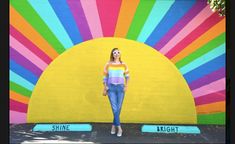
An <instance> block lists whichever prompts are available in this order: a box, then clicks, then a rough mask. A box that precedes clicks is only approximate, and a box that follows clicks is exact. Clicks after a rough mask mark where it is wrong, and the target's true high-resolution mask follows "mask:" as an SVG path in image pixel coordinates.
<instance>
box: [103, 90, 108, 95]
mask: <svg viewBox="0 0 235 144" xmlns="http://www.w3.org/2000/svg"><path fill="white" fill-rule="evenodd" d="M106 95H107V90H106V89H105V88H104V90H103V96H106Z"/></svg>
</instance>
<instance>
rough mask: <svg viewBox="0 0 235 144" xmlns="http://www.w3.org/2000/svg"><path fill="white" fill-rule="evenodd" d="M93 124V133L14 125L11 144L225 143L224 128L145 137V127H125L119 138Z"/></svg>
mask: <svg viewBox="0 0 235 144" xmlns="http://www.w3.org/2000/svg"><path fill="white" fill-rule="evenodd" d="M91 124H92V127H93V128H92V131H91V132H33V131H32V129H33V127H34V126H35V124H11V125H10V143H197V144H198V143H225V126H224V125H197V126H198V127H199V129H200V130H201V134H163V133H161V134H160V133H142V132H141V126H142V124H122V128H123V136H122V137H120V138H119V137H117V136H116V135H111V134H110V128H111V124H107V123H106V124H104V123H91Z"/></svg>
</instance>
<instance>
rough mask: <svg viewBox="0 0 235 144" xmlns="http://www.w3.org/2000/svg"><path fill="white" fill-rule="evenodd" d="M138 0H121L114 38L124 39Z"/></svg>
mask: <svg viewBox="0 0 235 144" xmlns="http://www.w3.org/2000/svg"><path fill="white" fill-rule="evenodd" d="M139 1H140V0H123V1H122V4H121V8H120V12H119V16H118V21H117V25H116V28H115V33H114V37H126V34H127V32H128V29H129V27H130V25H131V22H132V19H133V17H134V15H135V11H136V8H137V6H138V4H139Z"/></svg>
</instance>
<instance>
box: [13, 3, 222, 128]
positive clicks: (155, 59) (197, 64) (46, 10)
mask: <svg viewBox="0 0 235 144" xmlns="http://www.w3.org/2000/svg"><path fill="white" fill-rule="evenodd" d="M9 7H10V30H9V31H10V36H9V39H10V70H9V71H10V78H9V81H10V82H9V83H10V91H9V94H10V123H27V122H109V121H111V114H112V113H111V109H110V106H109V103H108V100H107V98H106V97H103V96H102V88H103V87H102V74H103V66H104V64H105V63H106V62H107V61H108V59H109V53H110V51H111V49H112V48H113V47H119V48H120V50H121V52H122V59H123V60H124V61H125V62H126V63H127V64H128V65H129V69H130V75H131V79H130V84H129V89H128V91H127V93H126V97H125V102H124V104H123V109H122V114H121V119H122V120H123V121H124V122H130V123H186V124H190V123H191V124H225V96H226V93H225V91H226V90H225V55H226V54H225V17H220V16H219V15H218V14H217V13H213V12H212V11H211V9H210V7H209V5H208V4H207V1H206V0H20V1H19V0H10V5H9Z"/></svg>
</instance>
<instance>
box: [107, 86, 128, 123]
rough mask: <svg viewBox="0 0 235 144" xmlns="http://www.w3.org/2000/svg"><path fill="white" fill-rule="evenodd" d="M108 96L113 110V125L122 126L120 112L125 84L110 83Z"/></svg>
mask: <svg viewBox="0 0 235 144" xmlns="http://www.w3.org/2000/svg"><path fill="white" fill-rule="evenodd" d="M108 88H109V89H108V97H109V102H110V104H111V107H112V111H113V117H114V118H113V125H115V126H120V117H119V116H120V112H121V108H122V102H123V99H124V95H125V92H124V84H108Z"/></svg>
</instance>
